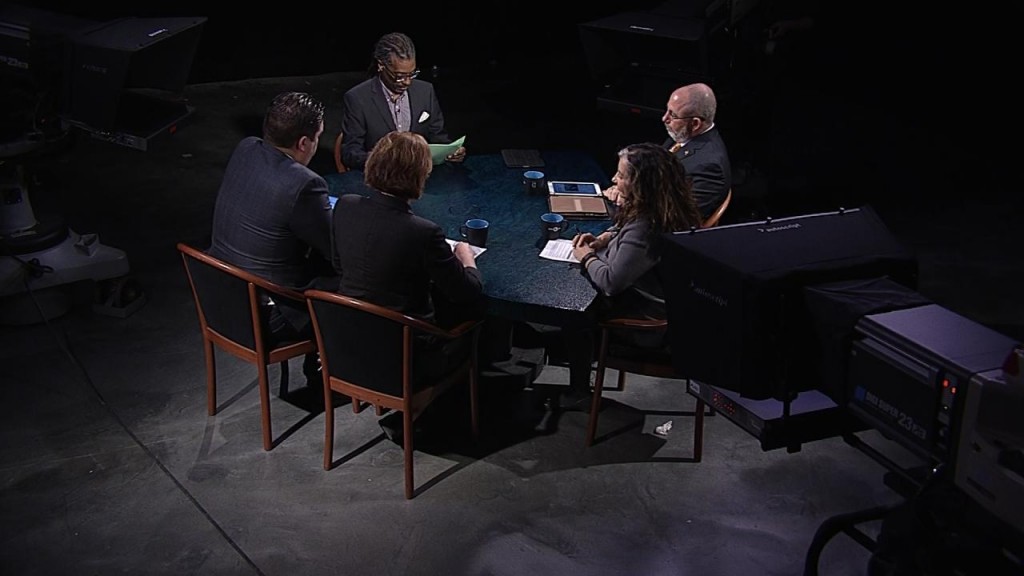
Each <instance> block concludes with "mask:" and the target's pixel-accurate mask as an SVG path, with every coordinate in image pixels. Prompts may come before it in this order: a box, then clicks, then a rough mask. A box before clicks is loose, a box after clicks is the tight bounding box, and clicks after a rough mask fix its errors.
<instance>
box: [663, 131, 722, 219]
mask: <svg viewBox="0 0 1024 576" xmlns="http://www.w3.org/2000/svg"><path fill="white" fill-rule="evenodd" d="M675 143H676V142H675V141H674V140H672V139H671V138H668V139H666V140H665V143H664V144H663V145H664V146H665V148H668V149H670V150H671V149H672V146H673V145H675ZM674 154H675V156H676V158H677V159H678V160H679V161H680V162H682V163H683V168H686V174H687V175H689V177H690V180H691V181H692V182H693V197H694V199H695V200H696V201H697V209H698V210H700V215H701V218H703V219H704V220H707V218H708V216H711V213H712V212H714V211H715V209H716V208H718V207H719V206H720V205H721V204H722V202H723V201H725V196H726V195H727V194H728V193H729V189H730V188H732V165H731V164H730V163H729V151H728V150H727V149H726V147H725V142H724V141H723V140H722V136H721V134H719V133H718V128H717V127H715V126H712V127H711V129H710V130H708V131H707V132H704V133H703V134H699V135H697V136H694V137H693V138H690V140H689V141H687V142H686V144H685V145H683V146H682V147H680V148H679V149H677V150H675V152H674Z"/></svg>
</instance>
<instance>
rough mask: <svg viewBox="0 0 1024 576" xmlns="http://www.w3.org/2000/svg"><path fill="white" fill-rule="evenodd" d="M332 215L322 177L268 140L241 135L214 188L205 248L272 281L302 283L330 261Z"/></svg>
mask: <svg viewBox="0 0 1024 576" xmlns="http://www.w3.org/2000/svg"><path fill="white" fill-rule="evenodd" d="M330 215H331V205H330V203H329V202H328V201H327V183H326V182H325V181H324V179H323V178H322V177H320V176H319V175H318V174H316V173H315V172H313V171H312V170H310V169H309V168H307V167H305V166H303V165H302V164H300V163H299V162H296V161H295V160H292V159H291V158H290V157H289V156H288V155H286V154H284V153H283V152H281V151H280V150H278V149H277V148H275V147H273V146H271V145H270V144H269V143H266V142H264V141H263V140H261V139H259V138H255V137H249V138H245V139H244V140H242V141H241V142H240V143H239V144H238V146H237V147H236V148H235V151H234V152H233V153H232V154H231V160H229V161H228V166H227V169H226V170H225V171H224V179H223V181H222V182H221V185H220V191H219V192H218V193H217V201H216V204H215V205H214V209H213V234H212V244H211V245H210V249H209V252H210V254H211V255H213V256H216V257H217V258H220V259H222V260H224V261H226V262H228V263H231V264H234V265H235V266H238V267H239V268H242V269H243V270H247V271H249V272H252V273H253V274H256V275H257V276H260V277H262V278H266V279H268V280H270V281H271V282H275V283H277V284H281V285H283V286H288V287H291V288H297V289H303V288H305V287H307V286H310V285H311V283H312V282H313V281H314V279H315V278H316V276H317V275H318V274H319V273H322V272H323V271H324V266H323V265H324V263H326V262H329V261H330V260H329V259H330V254H331V239H330V234H331V216H330ZM310 248H312V250H313V252H314V253H313V254H310ZM327 269H328V270H329V267H328V268H327Z"/></svg>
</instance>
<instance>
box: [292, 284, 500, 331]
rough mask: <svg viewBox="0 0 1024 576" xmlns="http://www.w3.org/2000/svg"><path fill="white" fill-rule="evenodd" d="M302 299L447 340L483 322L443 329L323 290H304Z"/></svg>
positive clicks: (474, 321) (465, 323)
mask: <svg viewBox="0 0 1024 576" xmlns="http://www.w3.org/2000/svg"><path fill="white" fill-rule="evenodd" d="M303 297H305V298H309V299H313V300H323V301H326V302H333V303H335V304H340V305H342V306H348V307H349V308H355V309H357V310H362V311H364V312H367V313H369V314H374V315H376V316H381V317H384V318H387V319H389V320H392V321H394V322H398V323H399V324H404V325H406V326H408V327H410V328H412V329H413V330H418V331H420V332H423V333H426V334H432V335H434V336H438V337H441V338H447V339H451V338H458V337H460V336H462V335H463V334H465V333H467V332H469V331H471V330H473V329H474V328H475V327H477V326H479V325H480V324H481V323H482V322H483V320H468V321H466V322H463V323H461V324H458V325H456V326H454V327H453V328H449V329H445V328H442V327H440V326H437V325H436V324H431V323H430V322H427V321H426V320H421V319H419V318H415V317H413V316H408V315H406V314H402V313H401V312H398V311H396V310H392V309H390V308H385V307H384V306H379V305H377V304H372V303H370V302H367V301H365V300H360V299H358V298H352V297H351V296H345V295H344V294H338V293H336V292H327V291H325V290H315V289H311V290H306V291H305V293H304V294H303Z"/></svg>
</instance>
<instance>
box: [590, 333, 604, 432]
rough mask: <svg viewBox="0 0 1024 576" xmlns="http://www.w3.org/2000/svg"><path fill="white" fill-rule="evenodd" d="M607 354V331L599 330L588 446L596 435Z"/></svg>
mask: <svg viewBox="0 0 1024 576" xmlns="http://www.w3.org/2000/svg"><path fill="white" fill-rule="evenodd" d="M607 354H608V331H607V330H602V331H601V344H600V347H599V348H598V352H597V374H596V375H595V376H594V392H593V397H592V398H591V400H590V420H589V422H587V438H586V441H585V444H586V446H587V447H588V448H589V447H590V446H591V445H592V444H593V443H594V437H595V436H597V415H598V413H600V412H601V392H602V391H603V389H604V373H605V370H606V362H605V357H606V356H607Z"/></svg>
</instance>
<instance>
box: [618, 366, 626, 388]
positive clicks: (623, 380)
mask: <svg viewBox="0 0 1024 576" xmlns="http://www.w3.org/2000/svg"><path fill="white" fill-rule="evenodd" d="M625 389H626V371H625V370H619V382H618V388H616V390H619V391H622V390H625Z"/></svg>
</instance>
